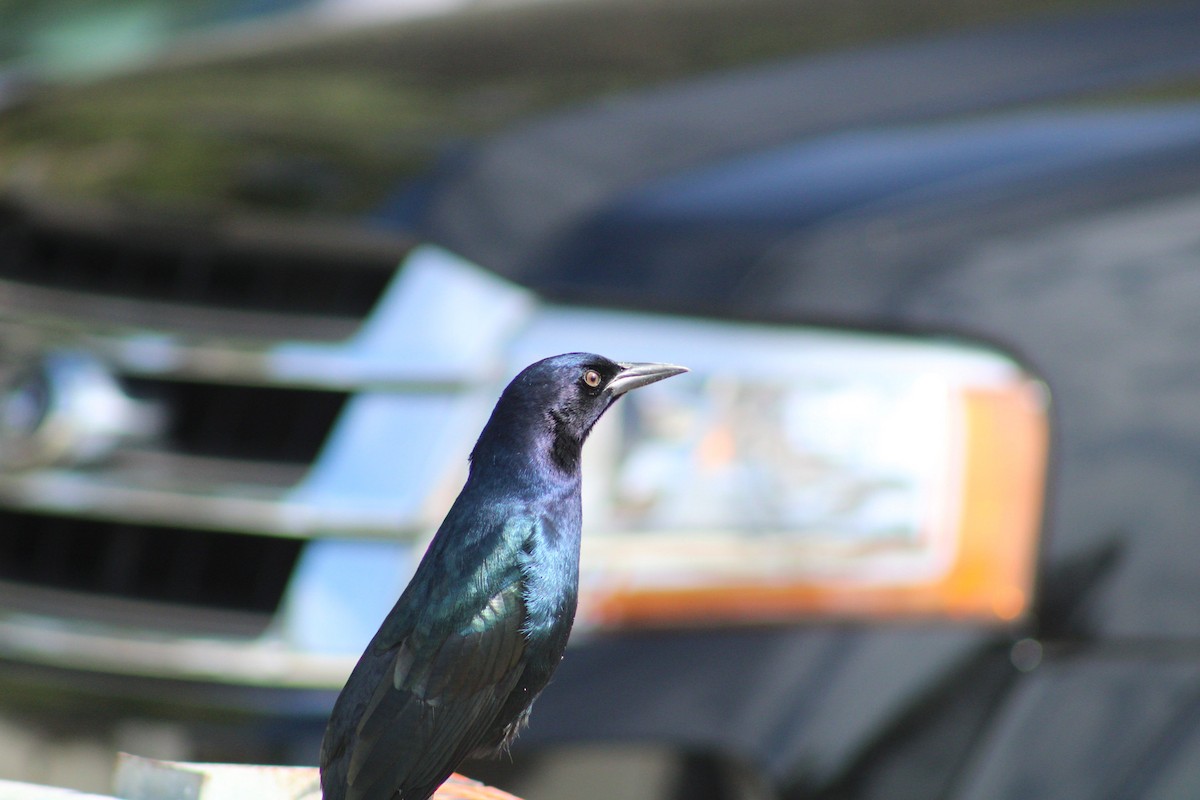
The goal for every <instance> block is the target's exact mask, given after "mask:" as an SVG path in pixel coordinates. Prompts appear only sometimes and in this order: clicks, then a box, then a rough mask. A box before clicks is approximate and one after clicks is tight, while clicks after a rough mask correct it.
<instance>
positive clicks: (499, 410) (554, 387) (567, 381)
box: [471, 353, 688, 471]
mask: <svg viewBox="0 0 1200 800" xmlns="http://www.w3.org/2000/svg"><path fill="white" fill-rule="evenodd" d="M687 371H688V370H687V367H680V366H676V365H674V364H653V363H625V362H618V361H612V360H610V359H607V358H605V357H604V356H598V355H595V354H592V353H566V354H564V355H560V356H553V357H551V358H546V359H543V360H541V361H538V362H536V363H534V364H530V365H529V366H528V367H526V368H525V369H524V370H522V371H521V373H520V374H519V375H517V377H515V378H513V380H512V382H511V383H510V384H509V385H508V387H507V388H506V389H505V390H504V392H503V394H501V395H500V400H499V402H497V403H496V408H495V410H494V411H493V412H492V418H491V419H490V420H489V421H488V424H487V427H485V428H484V431H483V434H482V435H481V436H480V437H479V442H478V443H477V444H476V445H475V450H474V451H473V452H472V454H471V460H472V463H477V462H478V461H479V459H480V457H481V453H482V450H483V448H485V443H492V444H487V445H486V446H487V447H504V446H507V447H509V448H512V447H520V448H522V449H525V448H531V449H534V450H538V451H540V452H531V453H529V455H531V456H534V457H537V456H539V455H548V456H549V457H550V458H551V460H552V461H553V462H554V464H555V465H556V466H557V467H559V468H560V469H563V470H567V471H573V470H575V469H577V468H578V464H579V455H580V452H581V450H582V447H583V442H584V440H585V439H587V436H588V434H589V433H591V430H592V426H593V425H595V424H596V422H597V420H599V419H600V417H601V416H603V414H604V412H605V411H607V410H608V408H609V406H611V405H612V404H613V403H614V402H616V400H617V398H618V397H620V396H621V395H623V394H625V393H626V392H629V391H631V390H633V389H637V388H639V387H642V386H646V385H648V384H651V383H654V382H656V381H660V380H663V379H664V378H669V377H671V376H672V375H679V374H680V373H683V372H687Z"/></svg>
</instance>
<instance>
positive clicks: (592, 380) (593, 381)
mask: <svg viewBox="0 0 1200 800" xmlns="http://www.w3.org/2000/svg"><path fill="white" fill-rule="evenodd" d="M583 382H584V383H586V384H587V385H588V386H590V387H592V388H593V389H595V388H596V387H597V386H599V385H600V373H599V372H596V370H594V369H589V370H588V371H587V372H585V373H583Z"/></svg>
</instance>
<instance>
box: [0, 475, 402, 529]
mask: <svg viewBox="0 0 1200 800" xmlns="http://www.w3.org/2000/svg"><path fill="white" fill-rule="evenodd" d="M203 488H204V487H201V486H197V485H191V486H189V487H188V488H186V489H185V488H182V487H176V488H168V487H153V486H147V485H136V484H132V483H123V482H120V481H118V480H115V479H114V478H113V477H112V476H109V475H105V474H103V473H100V474H94V473H91V472H85V471H73V470H40V471H37V472H29V473H24V474H18V475H0V501H2V502H3V504H4V506H6V507H7V508H9V509H12V510H15V511H26V512H35V513H54V514H60V515H70V516H77V517H85V518H87V517H91V518H99V519H106V520H118V521H122V522H131V523H138V524H144V525H162V526H169V527H182V528H198V529H203V530H218V531H234V532H246V533H257V534H262V535H267V536H283V537H289V538H298V539H311V538H317V537H321V538H329V537H347V538H360V539H361V538H368V539H402V540H415V539H416V538H417V537H418V536H419V534H420V532H421V530H422V528H421V526H420V521H419V520H412V519H406V518H404V517H402V516H401V515H400V514H399V513H397V512H395V511H393V510H390V509H380V508H378V507H367V508H357V507H354V506H353V505H351V504H338V505H331V504H327V503H323V502H321V501H320V499H315V500H312V501H308V502H305V501H301V500H296V499H294V498H292V497H290V496H289V490H283V489H271V488H266V487H262V486H253V485H251V484H248V483H242V484H229V485H226V486H223V487H219V488H218V487H212V492H211V493H201V492H202V490H203Z"/></svg>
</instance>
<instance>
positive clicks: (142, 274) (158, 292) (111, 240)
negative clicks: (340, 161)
mask: <svg viewBox="0 0 1200 800" xmlns="http://www.w3.org/2000/svg"><path fill="white" fill-rule="evenodd" d="M264 238H265V237H264ZM280 238H284V239H285V241H282V242H281V241H278V240H279V239H280ZM292 238H293V240H292V241H288V240H287V237H283V236H281V235H280V234H278V233H277V232H276V233H275V234H273V236H272V241H271V242H269V243H267V242H264V243H258V244H251V243H247V242H232V241H227V240H223V239H222V238H221V237H219V236H216V235H215V234H213V233H211V232H209V233H207V234H204V235H200V234H197V233H195V232H187V233H180V234H179V235H175V236H172V235H170V234H169V233H166V232H162V231H160V232H158V233H156V234H154V235H146V234H145V233H141V234H139V233H136V232H131V231H122V230H121V229H120V228H119V226H117V225H115V224H112V225H111V227H110V228H106V227H105V226H104V225H94V226H93V228H86V227H82V226H80V227H79V228H78V229H72V228H69V227H66V226H63V225H56V224H52V223H50V222H48V221H45V220H40V219H38V218H36V217H34V216H32V215H30V214H25V213H22V212H20V211H18V210H16V209H14V208H13V207H11V206H10V207H5V206H3V205H0V278H3V279H7V280H11V281H17V282H20V283H24V284H29V285H33V286H39V287H43V288H51V289H60V290H67V291H71V292H81V293H85V294H99V295H111V296H119V297H122V298H126V299H134V300H146V301H156V302H169V303H181V304H186V305H192V306H199V307H204V308H219V309H229V310H235V311H259V312H274V313H286V314H301V315H321V316H330V317H344V318H353V319H361V318H363V317H364V316H366V315H367V314H368V313H369V312H370V310H371V308H372V307H373V306H374V305H375V303H376V302H377V301H378V300H379V297H380V296H381V295H382V294H383V291H384V289H385V288H386V286H387V284H388V282H389V281H390V280H391V278H392V275H393V274H394V272H395V269H396V266H397V264H398V263H399V260H400V258H401V257H402V256H403V252H404V246H402V245H399V244H397V245H395V246H370V247H358V248H356V247H355V246H353V245H352V244H347V246H346V247H345V248H342V249H340V250H339V249H338V248H336V247H329V246H325V247H319V246H318V245H319V244H320V243H319V242H314V243H305V242H303V241H295V240H294V239H296V238H302V237H292Z"/></svg>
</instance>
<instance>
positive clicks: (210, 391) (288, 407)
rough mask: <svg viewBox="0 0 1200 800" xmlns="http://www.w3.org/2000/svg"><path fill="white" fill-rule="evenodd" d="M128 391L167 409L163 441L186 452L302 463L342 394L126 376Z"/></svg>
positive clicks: (326, 426) (335, 413)
mask: <svg viewBox="0 0 1200 800" xmlns="http://www.w3.org/2000/svg"><path fill="white" fill-rule="evenodd" d="M124 384H125V387H126V389H127V390H128V391H129V393H130V394H131V395H133V396H135V397H138V398H140V399H144V400H150V401H153V402H155V403H156V404H158V405H160V406H161V407H162V408H163V409H165V410H166V417H167V419H168V420H169V425H168V428H167V430H166V431H165V439H166V445H167V446H168V447H169V448H170V449H171V450H172V451H173V452H177V453H181V454H184V455H189V456H204V457H209V458H229V459H245V460H251V461H274V462H280V463H289V464H303V463H308V462H311V461H312V460H313V459H314V458H316V456H317V453H318V451H319V450H320V448H321V445H322V444H323V443H324V441H325V438H326V437H327V436H328V435H329V431H330V429H331V428H332V427H333V423H334V421H335V420H336V419H337V416H338V414H339V413H340V412H341V410H342V406H343V405H344V404H345V402H346V393H345V392H340V391H325V390H316V389H297V388H287V389H284V388H279V387H272V386H239V385H234V384H217V383H204V382H201V381H180V380H164V379H149V378H126V379H125V380H124Z"/></svg>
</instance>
